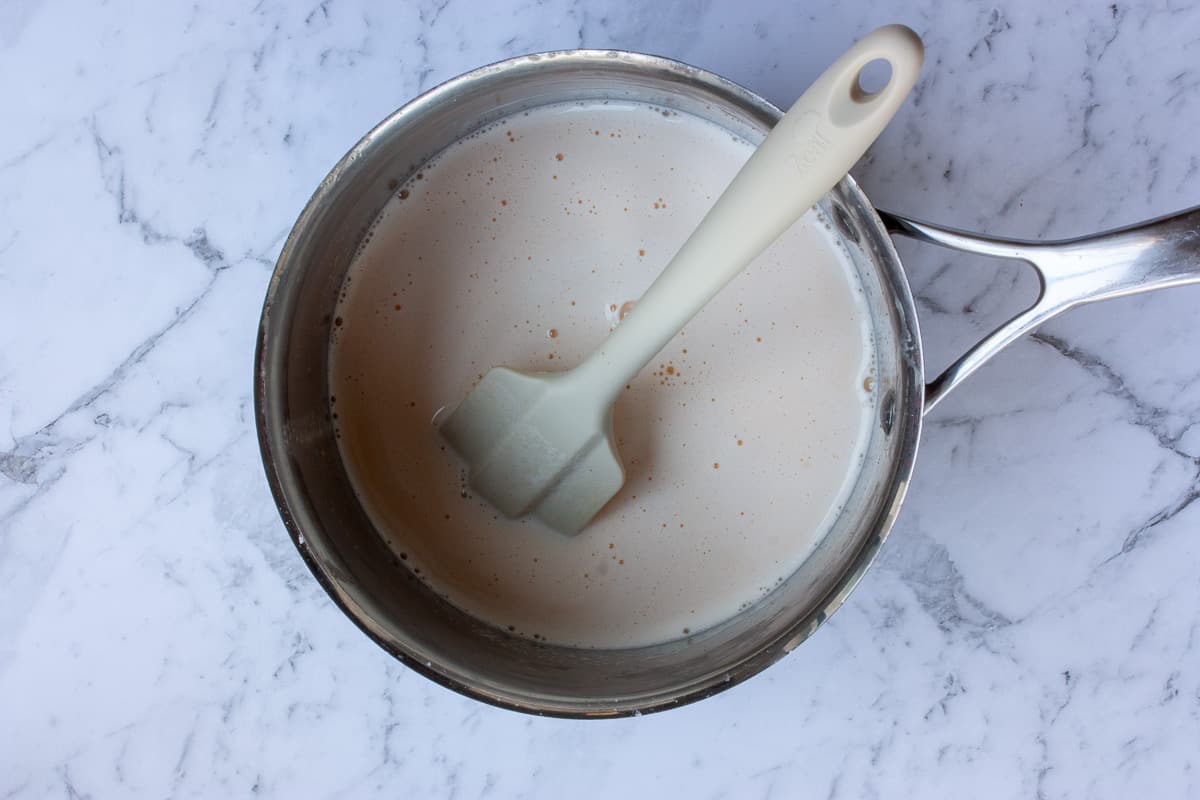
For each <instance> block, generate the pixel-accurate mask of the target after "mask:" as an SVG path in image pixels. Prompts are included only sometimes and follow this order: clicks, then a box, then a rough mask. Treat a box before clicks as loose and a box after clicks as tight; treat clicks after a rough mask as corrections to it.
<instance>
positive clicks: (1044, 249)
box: [255, 50, 1200, 717]
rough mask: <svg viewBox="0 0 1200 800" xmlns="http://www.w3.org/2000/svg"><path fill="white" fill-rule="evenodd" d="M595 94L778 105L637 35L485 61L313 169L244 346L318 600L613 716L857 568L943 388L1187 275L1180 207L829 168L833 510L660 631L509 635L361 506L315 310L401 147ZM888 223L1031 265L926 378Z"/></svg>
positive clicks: (406, 657) (402, 649) (277, 487)
mask: <svg viewBox="0 0 1200 800" xmlns="http://www.w3.org/2000/svg"><path fill="white" fill-rule="evenodd" d="M606 99H610V100H632V101H641V102H646V103H652V104H654V105H658V106H662V107H666V108H671V109H675V110H677V111H680V112H684V113H689V114H694V115H696V116H699V117H702V118H705V119H708V120H711V121H712V122H715V123H717V124H719V125H721V126H724V127H725V128H726V129H728V130H729V131H730V132H731V133H732V134H734V135H737V136H740V137H742V138H744V139H746V140H748V141H750V142H758V141H760V140H761V139H762V137H763V136H764V135H765V134H766V132H767V131H768V130H769V129H770V128H771V127H772V126H773V125H774V123H775V122H776V120H778V119H779V116H780V112H779V110H778V109H776V108H775V107H774V106H772V105H771V104H770V103H767V102H766V101H765V100H763V99H762V98H760V97H758V96H757V95H755V94H753V93H752V92H749V91H747V90H746V89H743V88H742V87H740V86H737V85H735V84H733V83H730V82H729V81H727V80H724V79H723V78H720V77H718V76H716V75H713V74H711V73H708V72H705V71H703V70H699V69H696V68H694V67H690V66H687V65H685V64H681V63H678V62H675V61H669V60H666V59H662V58H656V57H653V56H647V55H640V54H636V53H626V52H599V51H587V50H579V51H570V52H562V53H548V54H543V55H532V56H525V57H521V58H515V59H512V60H509V61H504V62H501V63H499V64H495V65H492V66H489V67H484V68H482V69H479V70H476V71H475V72H471V73H469V74H467V75H464V76H462V77H460V78H456V79H454V80H452V81H450V82H448V83H446V84H443V85H442V86H439V87H437V88H436V89H433V90H432V91H430V92H427V93H426V94H424V95H422V96H421V97H419V98H417V99H416V100H414V101H413V102H411V103H409V104H408V105H406V106H405V107H404V108H402V109H400V110H399V111H397V112H395V113H394V114H392V115H391V116H390V117H388V118H387V119H386V120H384V121H383V122H382V123H380V124H379V125H378V126H377V127H376V128H375V129H374V130H372V131H371V132H370V133H368V134H367V135H366V136H365V137H364V138H363V139H362V141H360V142H359V143H358V144H357V145H356V146H355V147H354V148H353V149H352V150H351V151H350V152H349V153H348V154H347V155H346V156H345V157H344V158H343V159H342V160H341V161H340V162H339V163H338V164H337V166H335V167H334V168H333V171H332V172H330V174H329V176H328V177H327V178H326V179H325V180H324V181H323V182H322V183H321V185H320V186H319V187H318V189H317V191H316V193H315V194H314V195H313V197H312V199H311V200H310V201H309V203H308V206H307V207H306V208H305V209H304V211H303V213H302V214H301V215H300V218H299V220H297V222H296V225H295V228H294V229H293V230H292V233H291V235H290V236H289V238H288V240H287V242H286V244H285V245H284V248H283V251H282V253H281V254H280V257H279V262H278V264H277V265H276V269H275V274H274V276H273V278H272V280H271V283H270V287H269V289H268V291H267V297H266V301H265V303H264V306H263V313H262V321H261V325H260V328H259V339H258V350H257V354H256V364H255V405H256V413H257V425H258V433H259V441H260V444H261V447H262V455H263V462H264V465H265V467H266V471H267V477H268V480H269V482H270V485H271V489H272V491H273V492H274V495H275V500H276V503H277V504H278V506H279V511H280V514H281V515H282V517H283V520H284V523H285V524H286V526H287V529H288V531H289V532H290V533H291V536H292V538H293V539H294V541H295V543H296V547H297V548H298V549H299V551H300V553H301V555H303V557H304V559H305V561H306V562H307V563H308V565H309V567H310V568H311V569H312V571H313V574H314V575H315V576H316V577H317V580H318V581H319V582H320V583H321V585H322V586H323V587H324V588H325V590H326V591H327V592H328V593H329V595H330V596H331V597H332V598H333V600H334V602H336V603H337V604H338V606H340V607H341V608H342V610H343V611H345V612H346V614H348V615H349V616H350V617H351V619H353V620H354V621H355V622H356V623H357V624H358V625H359V626H360V627H361V628H362V629H363V630H364V631H366V633H367V634H368V635H370V636H371V637H372V638H373V639H374V640H375V641H376V642H378V643H379V644H380V646H382V647H383V648H384V649H386V650H387V651H388V652H389V653H392V654H393V655H394V656H396V657H397V658H399V659H400V660H401V661H403V662H404V663H406V664H408V665H409V666H411V667H412V668H413V669H415V670H416V671H418V672H420V673H422V674H424V675H426V676H427V677H429V678H431V679H433V680H435V681H438V682H439V683H442V684H444V685H446V686H449V687H450V688H452V689H455V690H457V691H460V692H462V693H464V694H467V695H470V696H472V697H475V698H478V699H480V700H484V701H486V702H489V703H494V704H496V705H500V706H505V707H508V708H513V709H518V710H521V711H526V712H531V713H537V714H549V715H557V716H565V717H611V716H621V715H627V714H635V713H644V712H650V711H658V710H662V709H666V708H670V707H673V706H677V705H681V704H683V703H688V702H692V701H694V700H698V699H701V698H703V697H707V696H709V695H711V694H714V693H716V692H718V691H721V690H722V689H725V688H728V687H729V686H732V685H733V684H735V683H738V682H739V681H742V680H744V679H746V678H748V677H750V676H751V675H754V674H755V673H757V672H758V671H760V670H762V669H764V668H765V667H767V666H769V665H770V664H772V663H773V662H775V661H776V660H778V659H779V658H781V657H782V656H783V655H784V654H786V653H788V652H790V651H791V650H792V649H793V648H795V647H796V646H797V645H799V644H800V643H801V642H803V641H804V640H805V639H806V638H807V637H808V636H809V635H810V634H811V633H812V632H813V631H814V630H815V629H816V628H817V627H818V626H819V625H820V624H821V623H822V622H824V621H825V620H826V619H827V618H828V616H829V615H830V614H831V613H833V611H834V610H835V609H836V608H837V607H838V606H840V605H841V603H842V602H843V600H845V598H846V596H847V594H849V592H850V591H851V589H853V588H854V586H855V585H856V584H857V583H858V580H859V579H860V578H861V577H862V575H863V573H864V571H865V570H866V569H867V567H869V566H870V564H871V562H872V560H873V559H874V557H875V554H876V552H877V551H878V550H879V547H880V545H881V544H882V543H883V540H884V539H885V538H886V536H887V534H888V531H889V530H890V528H891V526H892V524H893V522H894V520H895V518H896V514H897V512H898V511H899V508H900V503H901V500H902V499H903V497H904V493H905V490H906V489H907V487H908V482H909V476H910V475H911V473H912V468H913V462H914V459H915V457H916V453H917V441H918V439H919V438H920V434H921V419H922V416H923V415H924V414H925V413H926V412H927V411H928V410H929V409H931V408H932V407H933V406H934V405H936V404H937V403H938V402H939V401H940V400H941V399H942V398H943V397H945V396H946V394H947V392H949V391H950V390H951V389H953V388H954V387H955V386H957V385H958V384H959V383H960V382H961V381H962V380H964V379H965V378H966V377H967V376H968V375H970V374H971V373H972V372H974V371H975V370H976V369H978V368H979V367H980V366H982V365H983V363H984V362H985V361H987V360H988V359H989V358H990V357H991V356H993V355H995V354H996V353H997V352H999V351H1000V350H1001V349H1002V348H1003V347H1005V346H1006V345H1007V344H1009V343H1010V342H1012V341H1013V340H1015V339H1017V338H1018V337H1020V336H1021V335H1022V334H1024V333H1026V332H1028V331H1030V330H1032V329H1033V328H1035V327H1037V326H1038V325H1040V324H1041V323H1043V322H1045V321H1046V320H1048V319H1050V318H1051V317H1053V316H1055V315H1057V314H1060V313H1062V312H1063V311H1066V310H1067V309H1069V308H1072V307H1073V306H1076V305H1080V304H1082V303H1089V302H1093V301H1096V300H1103V299H1106V298H1110V297H1117V296H1120V295H1125V294H1132V293H1135V292H1144V291H1149V290H1151V289H1159V288H1165V287H1168V286H1176V285H1181V284H1185V283H1193V282H1200V208H1197V209H1192V210H1190V211H1186V212H1183V213H1181V214H1178V215H1175V216H1171V217H1167V218H1163V219H1159V220H1154V221H1151V222H1146V223H1143V224H1141V225H1137V226H1134V227H1131V228H1125V229H1122V230H1118V231H1111V232H1108V233H1103V234H1099V235H1096V236H1089V237H1084V238H1081V239H1073V240H1070V241H1060V242H1024V241H1009V240H999V239H990V238H985V237H981V236H976V235H973V234H969V233H963V232H959V231H952V230H947V229H944V228H939V227H935V226H933V225H926V224H924V223H919V222H914V221H912V220H908V219H904V218H903V217H899V216H896V215H893V214H886V213H883V212H879V211H877V210H876V209H875V208H874V207H873V206H872V205H871V203H870V201H869V200H868V199H867V198H866V196H865V195H864V194H863V193H862V191H861V190H860V189H859V188H858V186H857V184H855V182H854V181H853V180H852V179H851V178H849V177H847V178H845V179H844V180H842V181H841V183H839V184H838V185H837V186H836V187H835V188H834V189H833V190H832V191H831V192H829V193H828V194H827V195H826V196H825V197H824V198H823V199H822V200H821V202H820V203H819V206H820V207H821V208H822V209H823V211H824V212H825V213H826V215H827V216H828V218H829V219H831V220H832V221H833V222H834V223H835V225H836V230H837V231H838V233H839V234H840V236H841V237H842V239H843V240H844V243H845V245H846V247H847V250H848V251H849V253H850V255H851V260H852V261H853V264H854V267H855V269H856V270H857V272H858V275H859V278H860V280H861V282H862V285H863V287H864V289H865V292H866V296H867V302H868V305H869V307H870V312H871V317H872V323H873V330H874V338H875V352H876V354H877V358H878V363H877V364H876V369H875V374H876V385H877V387H878V391H879V398H880V399H879V404H878V408H879V415H878V419H877V421H876V425H875V426H874V429H873V431H872V433H871V436H870V441H869V444H868V446H867V455H866V459H865V464H864V467H863V469H862V472H861V474H860V475H859V476H858V479H857V482H856V484H855V486H854V488H853V490H852V493H851V495H850V499H849V501H848V502H847V503H846V506H845V509H844V510H843V511H842V513H841V515H840V517H839V518H838V519H837V521H836V522H835V524H834V526H833V528H832V530H831V531H830V532H829V534H828V535H827V536H826V537H825V538H824V539H823V540H822V542H821V543H820V544H819V545H818V546H817V548H816V550H815V551H814V552H813V554H812V555H811V557H810V558H808V560H807V561H805V562H804V564H803V565H802V566H801V567H800V568H799V569H798V570H797V571H796V572H795V573H794V574H793V575H791V576H790V577H789V578H788V579H787V580H785V581H784V582H783V583H782V584H780V585H779V586H778V587H777V588H776V589H775V590H774V591H772V592H771V593H770V594H768V595H767V596H766V597H764V598H763V599H762V600H761V601H760V602H758V603H757V604H756V605H754V606H752V607H751V608H749V609H747V610H745V611H743V612H742V613H740V614H738V615H737V616H736V617H734V618H732V619H730V620H728V621H726V622H724V623H722V624H720V625H718V626H716V627H714V628H712V629H709V630H707V631H702V632H700V633H696V634H693V635H690V636H688V637H686V638H683V639H679V640H677V641H672V642H667V643H665V644H659V645H654V646H650V647H639V648H631V649H611V650H587V649H577V648H571V647H559V646H554V645H550V644H546V643H542V642H534V641H530V640H528V639H524V638H520V637H517V636H512V635H509V634H507V633H505V632H504V631H501V630H498V629H496V628H494V627H491V626H489V625H487V624H485V623H482V622H480V621H478V620H476V619H474V618H472V617H470V616H468V615H467V614H465V613H463V612H462V611H459V610H458V609H457V608H455V607H454V606H452V605H450V604H449V603H448V602H446V601H445V600H444V599H442V598H441V597H439V596H438V595H436V594H435V593H434V592H432V591H431V590H430V589H429V588H428V587H427V586H426V585H425V584H424V583H422V582H421V581H419V580H416V579H414V578H413V577H412V576H411V575H410V574H409V573H408V572H407V570H406V569H405V568H404V567H403V566H402V565H401V563H400V561H399V560H398V559H397V558H396V557H395V555H394V554H393V553H392V551H391V550H389V549H388V547H387V546H386V545H385V544H384V541H383V539H382V538H381V536H380V535H379V534H378V533H377V532H376V531H375V529H374V528H373V527H372V525H371V523H370V522H369V521H368V519H367V516H366V514H365V513H364V511H363V509H362V508H361V507H360V505H359V502H358V500H357V499H356V497H355V494H354V491H353V490H352V489H351V486H350V483H349V481H348V479H347V476H346V471H345V469H344V467H343V465H342V462H341V460H340V457H339V451H338V447H337V445H336V444H335V441H334V430H333V425H332V422H331V420H330V409H329V406H328V402H329V395H330V390H329V385H328V358H329V354H328V343H329V331H330V319H331V315H332V310H333V307H334V303H335V301H336V300H337V297H338V293H339V291H340V287H341V283H342V279H343V277H344V276H345V274H346V270H347V268H348V267H349V264H350V260H351V258H352V256H353V254H354V252H355V249H356V246H357V245H358V244H359V241H360V239H361V238H362V236H363V235H364V233H365V232H366V230H367V227H368V226H369V225H370V224H371V222H372V221H373V220H374V219H375V217H376V215H377V214H378V213H379V211H380V210H381V209H382V208H383V206H384V205H385V204H386V203H387V201H388V200H389V199H390V198H391V196H392V195H393V194H394V192H395V188H396V186H398V185H399V184H401V183H403V182H404V181H405V180H406V179H407V178H408V177H409V176H410V175H411V174H412V173H414V172H415V171H416V170H417V169H418V168H419V167H420V166H421V164H423V163H424V162H426V161H427V160H428V159H429V158H430V157H432V156H434V155H435V154H437V153H438V152H440V151H441V150H442V149H444V148H445V147H447V146H449V145H450V144H452V143H453V142H455V141H457V140H458V139H460V138H461V137H463V136H465V135H467V134H469V133H471V132H473V131H475V130H477V129H479V128H481V127H484V126H486V125H489V124H491V123H493V122H496V121H497V120H499V119H502V118H503V117H506V116H509V115H511V114H514V113H520V112H522V111H526V110H528V109H530V108H534V107H538V106H542V105H546V104H550V103H561V102H567V101H578V100H582V101H599V100H606ZM889 234H901V235H905V236H911V237H915V238H918V239H922V240H924V241H927V242H933V243H935V244H939V245H943V246H946V247H950V248H953V249H956V250H962V251H966V252H971V253H981V254H985V255H991V256H1000V257H1003V258H1010V259H1017V260H1021V261H1024V262H1026V263H1028V264H1029V265H1031V266H1032V268H1033V269H1034V270H1035V271H1036V273H1037V276H1038V279H1039V281H1040V284H1041V292H1040V295H1039V298H1038V300H1037V302H1036V303H1035V304H1034V305H1033V306H1032V307H1031V308H1029V309H1028V310H1026V311H1023V312H1022V313H1020V314H1018V315H1017V316H1016V317H1014V318H1013V319H1011V320H1010V321H1009V322H1007V323H1005V324H1004V325H1002V326H1001V327H1000V328H999V329H997V330H996V331H995V332H993V333H992V334H990V335H989V336H987V337H986V338H984V339H983V340H982V341H981V342H980V343H978V344H977V345H975V346H974V347H973V348H972V349H971V350H970V351H969V352H967V354H966V355H964V356H963V357H962V358H960V359H958V360H957V361H956V362H954V364H953V365H952V366H950V367H949V368H948V369H947V370H946V371H945V372H943V373H942V374H941V375H939V376H937V377H936V378H935V379H934V380H933V381H931V382H930V383H928V384H927V383H926V382H925V374H924V365H923V362H922V346H921V337H920V333H919V330H918V327H917V315H916V310H915V308H914V305H913V296H912V292H911V290H910V288H909V285H908V281H907V280H906V278H905V275H904V270H903V268H902V267H901V264H900V260H899V258H898V257H897V255H896V251H895V249H894V248H893V246H892V241H891V239H890V238H889ZM431 268H435V267H431Z"/></svg>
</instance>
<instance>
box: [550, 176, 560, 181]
mask: <svg viewBox="0 0 1200 800" xmlns="http://www.w3.org/2000/svg"><path fill="white" fill-rule="evenodd" d="M550 180H552V181H556V180H558V176H557V175H551V176H550Z"/></svg>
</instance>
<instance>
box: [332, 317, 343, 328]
mask: <svg viewBox="0 0 1200 800" xmlns="http://www.w3.org/2000/svg"><path fill="white" fill-rule="evenodd" d="M333 324H334V325H336V326H337V327H339V328H340V327H342V318H341V317H334V318H333Z"/></svg>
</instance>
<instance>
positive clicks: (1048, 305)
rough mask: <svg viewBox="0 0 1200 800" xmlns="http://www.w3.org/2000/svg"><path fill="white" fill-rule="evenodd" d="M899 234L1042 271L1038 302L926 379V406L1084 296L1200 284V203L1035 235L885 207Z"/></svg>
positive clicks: (1093, 297) (1092, 299) (893, 230)
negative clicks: (969, 227) (1087, 229)
mask: <svg viewBox="0 0 1200 800" xmlns="http://www.w3.org/2000/svg"><path fill="white" fill-rule="evenodd" d="M879 216H880V218H881V219H882V220H883V222H884V224H885V225H886V226H887V228H888V231H889V232H890V233H893V234H902V235H904V236H908V237H911V238H913V239H919V240H921V241H925V242H930V243H932V244H938V245H942V246H943V247H949V248H951V249H953V250H961V251H963V252H965V253H977V254H979V255H986V256H998V257H1000V258H1008V259H1013V260H1017V261H1024V262H1025V263H1026V264H1028V265H1029V266H1030V267H1032V268H1033V270H1034V272H1035V273H1037V277H1038V284H1039V291H1038V298H1037V300H1036V301H1035V302H1034V304H1033V305H1032V306H1030V307H1029V308H1027V309H1025V310H1024V311H1022V312H1020V313H1019V314H1017V315H1016V316H1014V317H1013V318H1012V319H1010V320H1008V321H1007V322H1005V323H1004V324H1003V325H1001V326H1000V327H998V328H996V330H994V331H992V332H991V333H990V334H988V335H987V336H985V337H984V338H983V339H982V340H981V341H980V342H979V343H978V344H976V345H975V346H974V347H972V348H971V349H970V350H968V351H967V352H966V354H964V355H963V356H962V357H961V358H959V359H958V360H957V361H955V362H954V363H953V364H951V365H950V366H949V367H947V368H946V369H945V371H943V372H942V374H941V375H938V376H937V377H936V378H934V379H933V380H932V381H931V382H930V383H928V384H926V386H925V413H928V412H929V411H930V409H932V408H933V407H934V406H936V405H937V404H938V403H939V402H940V401H941V399H942V398H943V397H945V396H946V394H947V393H948V392H949V391H950V390H951V389H953V388H954V387H955V386H957V385H958V384H959V383H961V382H962V381H963V380H964V379H966V377H967V376H968V375H970V374H971V373H972V372H974V371H975V370H977V369H979V368H980V367H981V366H983V364H984V362H986V361H987V360H988V359H989V358H991V357H992V356H994V355H996V353H998V352H1000V351H1001V350H1003V349H1004V348H1005V347H1007V346H1008V345H1009V344H1011V343H1012V342H1014V341H1015V340H1017V339H1019V338H1020V337H1021V336H1023V335H1025V334H1026V333H1029V332H1030V331H1032V330H1034V329H1035V328H1037V327H1038V326H1039V325H1041V324H1042V323H1043V322H1045V321H1047V320H1049V319H1051V318H1053V317H1056V316H1058V315H1059V314H1061V313H1063V312H1064V311H1066V310H1068V309H1070V308H1074V307H1075V306H1078V305H1082V304H1084V303H1092V302H1095V301H1097V300H1107V299H1108V298H1110V297H1122V296H1124V295H1129V294H1137V293H1139V292H1148V291H1151V290H1152V289H1165V288H1168V287H1171V286H1182V285H1184V284H1188V283H1200V206H1197V207H1195V208H1191V209H1188V210H1187V211H1182V212H1179V213H1177V214H1171V215H1169V216H1165V217H1160V218H1159V219H1154V220H1149V221H1147V222H1142V223H1139V224H1137V225H1131V226H1129V227H1127V228H1119V229H1117V230H1112V231H1107V232H1105V233H1098V234H1095V235H1092V236H1083V237H1080V238H1078V239H1064V240H1060V241H1053V242H1031V241H1024V240H1018V239H996V238H991V237H986V236H980V235H978V234H974V233H967V232H964V231H957V230H952V229H950V228H941V227H938V226H936V225H929V224H927V223H924V222H917V221H915V220H910V219H906V218H904V217H901V216H898V215H896V214H890V213H887V212H884V211H880V212H879Z"/></svg>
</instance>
